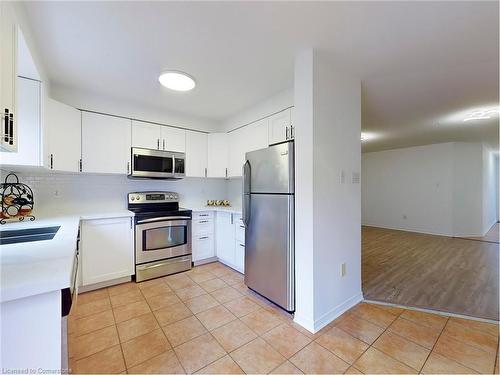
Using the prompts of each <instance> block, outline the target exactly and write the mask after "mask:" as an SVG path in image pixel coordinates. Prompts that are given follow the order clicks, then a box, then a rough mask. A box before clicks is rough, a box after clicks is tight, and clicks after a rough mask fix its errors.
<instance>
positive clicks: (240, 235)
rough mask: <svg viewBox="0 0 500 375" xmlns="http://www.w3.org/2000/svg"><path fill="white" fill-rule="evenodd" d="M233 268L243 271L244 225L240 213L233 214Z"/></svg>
mask: <svg viewBox="0 0 500 375" xmlns="http://www.w3.org/2000/svg"><path fill="white" fill-rule="evenodd" d="M233 226H234V268H235V269H236V270H237V271H239V272H241V273H245V225H243V220H242V218H241V215H240V214H233Z"/></svg>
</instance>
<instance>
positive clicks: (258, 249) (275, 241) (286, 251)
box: [244, 194, 295, 311]
mask: <svg viewBox="0 0 500 375" xmlns="http://www.w3.org/2000/svg"><path fill="white" fill-rule="evenodd" d="M248 207H249V208H248V209H247V211H246V216H245V217H244V221H245V224H246V230H245V284H246V285H247V286H248V287H249V288H251V289H253V290H255V291H256V292H257V293H259V294H261V295H263V296H264V297H266V298H268V299H269V300H271V301H273V302H274V303H276V304H277V305H279V306H281V307H283V308H284V309H285V310H288V311H293V310H294V309H295V280H294V275H295V261H294V240H293V238H294V226H293V221H294V196H293V195H272V194H251V195H250V204H249V205H248Z"/></svg>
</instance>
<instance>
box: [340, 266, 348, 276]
mask: <svg viewBox="0 0 500 375" xmlns="http://www.w3.org/2000/svg"><path fill="white" fill-rule="evenodd" d="M346 272H347V269H346V264H345V263H342V264H341V265H340V276H342V277H344V276H345V274H346Z"/></svg>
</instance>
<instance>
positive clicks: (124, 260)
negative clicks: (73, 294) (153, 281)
mask: <svg viewBox="0 0 500 375" xmlns="http://www.w3.org/2000/svg"><path fill="white" fill-rule="evenodd" d="M80 256H81V258H82V282H83V285H91V284H96V283H100V282H103V281H108V280H113V279H118V278H120V277H125V276H130V275H133V274H134V242H133V232H132V218H128V217H126V218H115V219H102V220H85V221H83V222H82V227H81V255H80Z"/></svg>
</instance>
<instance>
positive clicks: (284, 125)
mask: <svg viewBox="0 0 500 375" xmlns="http://www.w3.org/2000/svg"><path fill="white" fill-rule="evenodd" d="M292 112H293V107H292V108H287V109H285V110H284V111H281V112H278V113H276V114H274V115H272V116H270V117H269V144H270V145H272V144H275V143H280V142H284V141H288V140H290V139H293V138H294V137H295V127H294V125H293V123H292Z"/></svg>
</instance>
